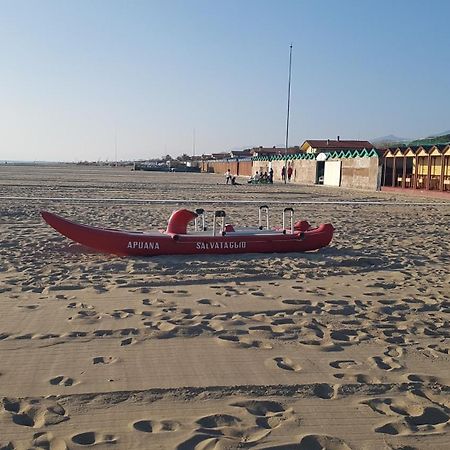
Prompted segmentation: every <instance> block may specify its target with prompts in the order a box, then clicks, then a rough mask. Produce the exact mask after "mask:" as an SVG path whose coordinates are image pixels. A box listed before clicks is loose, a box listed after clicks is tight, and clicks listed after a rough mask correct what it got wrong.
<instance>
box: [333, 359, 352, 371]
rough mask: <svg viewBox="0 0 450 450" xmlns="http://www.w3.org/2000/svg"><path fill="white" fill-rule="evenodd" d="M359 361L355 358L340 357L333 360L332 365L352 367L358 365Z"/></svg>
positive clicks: (342, 367) (339, 367)
mask: <svg viewBox="0 0 450 450" xmlns="http://www.w3.org/2000/svg"><path fill="white" fill-rule="evenodd" d="M357 365H359V363H357V362H356V361H354V360H353V359H338V360H336V361H331V362H330V366H331V367H333V368H335V369H344V370H345V369H350V368H351V367H354V366H357Z"/></svg>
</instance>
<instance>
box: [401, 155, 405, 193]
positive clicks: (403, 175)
mask: <svg viewBox="0 0 450 450" xmlns="http://www.w3.org/2000/svg"><path fill="white" fill-rule="evenodd" d="M405 187H406V156H403V173H402V188H403V189H405Z"/></svg>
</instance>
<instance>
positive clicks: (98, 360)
mask: <svg viewBox="0 0 450 450" xmlns="http://www.w3.org/2000/svg"><path fill="white" fill-rule="evenodd" d="M117 361H119V358H116V357H114V356H95V357H94V358H92V364H113V363H115V362H117Z"/></svg>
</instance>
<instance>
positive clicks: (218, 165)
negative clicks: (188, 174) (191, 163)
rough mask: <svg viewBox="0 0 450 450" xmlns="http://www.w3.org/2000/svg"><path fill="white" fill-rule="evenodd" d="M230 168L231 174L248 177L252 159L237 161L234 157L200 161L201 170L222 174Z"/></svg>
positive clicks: (250, 172) (250, 171)
mask: <svg viewBox="0 0 450 450" xmlns="http://www.w3.org/2000/svg"><path fill="white" fill-rule="evenodd" d="M228 169H230V171H231V174H232V175H236V176H242V177H250V176H251V174H252V161H245V160H244V161H239V160H236V159H230V160H218V161H213V160H210V161H202V163H201V170H202V172H209V173H218V174H221V175H224V174H225V172H226V171H227V170H228Z"/></svg>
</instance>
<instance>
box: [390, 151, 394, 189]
mask: <svg viewBox="0 0 450 450" xmlns="http://www.w3.org/2000/svg"><path fill="white" fill-rule="evenodd" d="M393 159H394V161H393V162H392V183H391V184H392V187H395V156H394V158H393Z"/></svg>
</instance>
